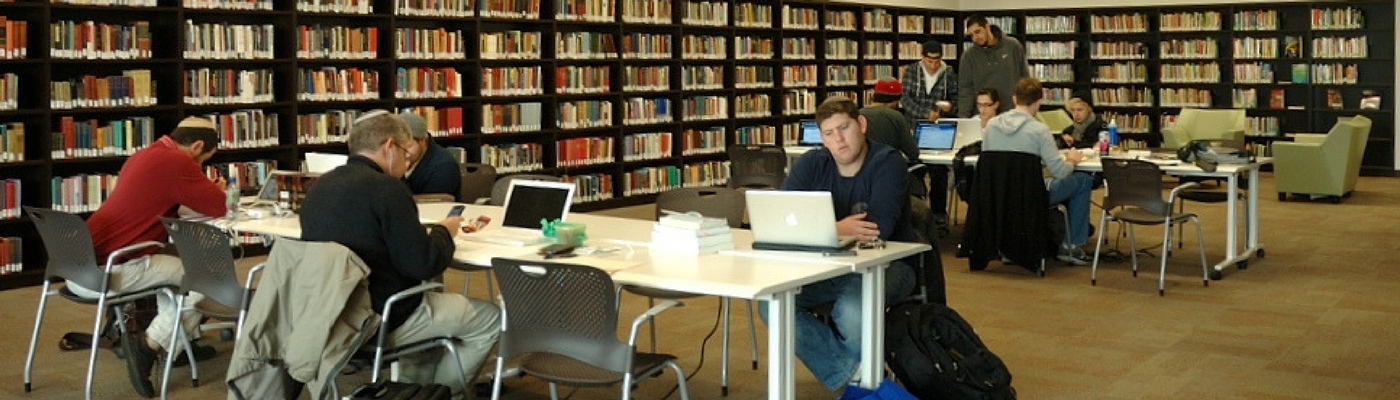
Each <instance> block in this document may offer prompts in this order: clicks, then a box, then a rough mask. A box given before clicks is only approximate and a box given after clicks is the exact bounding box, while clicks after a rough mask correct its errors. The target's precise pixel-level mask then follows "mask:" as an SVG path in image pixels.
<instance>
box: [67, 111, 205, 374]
mask: <svg viewBox="0 0 1400 400" xmlns="http://www.w3.org/2000/svg"><path fill="white" fill-rule="evenodd" d="M218 147H219V135H218V133H217V132H216V131H215V129H214V125H213V124H212V123H210V122H209V120H207V119H203V118H199V117H189V118H186V119H185V120H183V121H180V125H179V126H177V127H176V128H175V131H173V132H171V133H170V134H169V135H167V136H163V137H161V138H160V139H159V140H156V142H155V143H152V144H151V145H150V146H148V147H146V148H144V149H141V150H140V151H137V152H136V153H135V154H132V155H131V157H130V158H127V160H126V162H125V163H124V164H122V169H121V172H118V174H117V181H118V182H119V184H118V185H117V187H116V188H115V189H113V190H112V193H111V195H110V196H108V197H107V200H106V201H104V202H103V203H102V207H101V208H98V210H97V212H94V213H93V214H92V216H91V217H89V218H88V220H87V224H88V229H89V230H91V231H92V242H93V245H94V246H95V247H96V249H95V250H96V253H97V257H98V258H97V259H98V260H106V259H107V255H108V254H111V253H112V252H114V251H116V250H117V249H120V248H122V247H125V246H130V245H133V244H136V243H140V242H143V241H148V240H154V241H158V242H162V243H164V242H166V241H167V240H166V238H167V236H166V233H165V228H164V227H163V226H161V224H160V219H159V218H160V217H175V216H176V210H178V209H179V207H180V206H185V207H188V208H189V209H191V210H194V211H195V212H198V213H200V214H204V215H207V216H211V217H220V216H223V215H224V213H225V212H226V211H227V210H226V208H225V205H224V190H223V188H224V186H225V185H226V183H225V182H224V178H222V177H219V178H217V179H215V180H212V181H211V180H209V178H207V177H205V175H204V172H203V170H202V169H201V167H200V164H202V163H204V162H205V161H208V160H209V157H211V156H213V155H214V151H215V150H217V149H218ZM154 253H155V251H154V249H152V250H151V251H148V252H145V253H142V254H135V255H132V256H130V257H128V258H126V259H124V260H117V262H119V263H121V264H120V265H116V266H113V267H112V280H111V282H110V283H109V289H110V290H111V291H113V292H129V291H135V290H139V289H144V288H148V287H152V286H158V285H179V284H180V279H181V278H182V277H184V275H185V271H184V268H183V267H182V266H181V264H180V259H179V258H178V257H175V256H172V255H168V254H154ZM68 288H69V290H71V291H73V293H75V294H77V295H79V296H87V297H96V296H97V292H96V291H94V290H91V289H90V288H84V287H80V286H78V285H75V284H73V283H71V282H70V283H68ZM202 298H203V296H201V295H199V294H197V293H191V294H190V297H189V303H190V304H193V303H195V302H198V301H199V300H200V299H202ZM156 302H157V307H158V310H157V315H156V317H155V319H154V320H152V321H151V325H150V326H149V327H147V328H146V331H145V332H127V336H126V337H123V338H122V340H121V342H122V348H123V350H124V352H125V353H126V362H127V370H128V372H129V374H130V378H131V385H132V386H133V387H135V388H136V392H137V393H140V394H141V395H142V396H145V397H153V396H155V388H154V386H153V385H152V384H151V379H150V374H151V367H152V366H153V365H154V364H155V359H156V355H157V354H158V351H159V350H160V349H162V345H163V344H164V343H166V342H167V341H168V340H169V338H170V334H171V329H173V327H174V325H175V305H174V303H173V302H172V301H170V299H168V298H166V297H164V296H157V297H156ZM180 319H181V322H182V326H183V327H184V329H185V332H186V333H192V332H193V329H194V328H195V326H196V325H197V324H198V323H199V316H198V315H197V314H195V313H194V312H186V313H184V314H182V315H180ZM177 350H179V349H177Z"/></svg>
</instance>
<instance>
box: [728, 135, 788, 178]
mask: <svg viewBox="0 0 1400 400" xmlns="http://www.w3.org/2000/svg"><path fill="white" fill-rule="evenodd" d="M787 167H788V159H787V153H786V152H784V151H783V148H782V147H778V146H756V145H741V144H736V145H733V146H729V187H731V188H736V189H737V188H759V189H776V188H779V187H782V186H783V180H785V179H787Z"/></svg>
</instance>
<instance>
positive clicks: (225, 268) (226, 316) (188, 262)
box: [160, 218, 262, 398]
mask: <svg viewBox="0 0 1400 400" xmlns="http://www.w3.org/2000/svg"><path fill="white" fill-rule="evenodd" d="M160 221H161V224H162V225H165V231H166V232H167V233H168V234H169V235H170V239H171V240H172V241H174V242H175V246H176V247H177V248H179V249H180V264H182V265H183V266H184V268H185V276H184V278H183V279H181V281H180V287H179V288H178V289H175V290H174V293H175V306H176V309H177V310H179V312H184V311H185V310H194V311H195V312H198V313H200V314H201V315H205V316H208V317H211V318H214V319H218V320H222V321H236V322H235V323H233V324H222V325H223V327H228V328H234V332H241V331H242V330H241V329H239V328H242V326H243V324H242V322H243V319H244V318H245V317H246V316H247V313H248V300H249V299H251V298H252V283H253V276H254V275H256V274H257V273H258V271H260V270H262V266H261V265H259V266H256V267H253V269H252V270H251V271H249V272H248V278H247V279H245V280H244V285H243V286H239V285H238V276H237V275H238V274H237V272H236V271H235V270H234V260H233V252H232V251H231V249H230V248H229V245H230V243H232V240H233V238H232V237H230V236H229V234H228V233H226V232H224V231H223V230H220V229H219V228H216V227H214V226H213V225H210V224H206V223H202V222H193V221H184V220H179V219H174V218H161V219H160ZM190 292H196V293H200V294H203V295H204V300H203V301H200V302H198V303H195V304H192V305H186V304H185V299H186V298H187V297H188V295H189V293H190ZM218 327H220V325H201V326H200V328H201V329H206V328H218ZM235 335H237V333H235ZM184 336H185V331H184V329H172V330H171V335H170V342H169V345H167V346H166V347H165V348H166V349H167V351H168V353H167V356H166V358H165V372H164V373H163V374H162V377H163V378H162V379H161V388H160V392H161V398H165V397H166V393H167V388H168V387H169V385H168V384H167V382H169V381H170V368H171V366H172V360H174V358H175V356H174V350H173V349H175V348H176V346H175V343H176V341H177V340H189V338H186V337H184ZM190 375H191V376H193V377H194V381H195V386H199V378H198V376H199V375H198V373H197V372H196V370H195V369H194V366H193V365H191V366H190Z"/></svg>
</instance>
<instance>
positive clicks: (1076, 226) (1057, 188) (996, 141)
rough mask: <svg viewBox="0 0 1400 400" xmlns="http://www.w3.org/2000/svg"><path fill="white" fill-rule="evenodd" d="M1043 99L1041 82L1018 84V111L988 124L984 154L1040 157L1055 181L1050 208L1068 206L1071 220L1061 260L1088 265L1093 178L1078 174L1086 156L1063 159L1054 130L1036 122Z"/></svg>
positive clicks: (1075, 153)
mask: <svg viewBox="0 0 1400 400" xmlns="http://www.w3.org/2000/svg"><path fill="white" fill-rule="evenodd" d="M1043 95H1044V94H1043V93H1042V92H1041V87H1040V81H1037V80H1036V79H1035V78H1025V79H1021V80H1020V81H1019V82H1017V83H1016V89H1015V91H1013V92H1012V96H1011V97H1012V99H1014V101H1015V103H1016V108H1015V109H1013V110H1011V111H1007V112H1004V113H1002V114H1001V115H997V116H996V117H995V118H992V120H991V121H987V132H986V136H985V137H984V138H983V139H982V151H984V152H986V151H1015V152H1021V153H1030V154H1035V155H1039V156H1040V160H1041V162H1043V163H1045V169H1046V170H1048V171H1049V172H1050V175H1051V176H1052V177H1053V178H1051V179H1048V180H1047V182H1046V185H1045V186H1046V189H1047V190H1049V192H1050V193H1049V194H1050V204H1064V205H1065V216H1066V218H1067V219H1068V220H1069V226H1068V228H1067V230H1068V231H1069V232H1068V234H1067V235H1065V240H1064V243H1061V244H1060V253H1059V256H1058V258H1059V259H1060V261H1064V262H1066V263H1070V264H1074V265H1088V264H1089V262H1090V261H1092V260H1093V259H1092V258H1090V257H1089V256H1087V255H1085V254H1084V250H1083V249H1082V247H1083V246H1084V244H1085V243H1087V242H1088V240H1089V192H1090V191H1092V190H1093V178H1091V177H1090V176H1089V175H1088V174H1084V173H1076V172H1075V171H1074V166H1075V165H1077V164H1079V162H1080V161H1082V160H1083V155H1082V154H1081V153H1079V152H1078V151H1076V150H1070V151H1068V152H1066V153H1065V156H1064V158H1061V157H1060V151H1059V148H1058V147H1056V146H1055V136H1054V135H1051V134H1050V128H1049V127H1047V126H1045V124H1044V123H1042V122H1040V121H1037V120H1036V119H1035V113H1036V112H1037V111H1039V110H1040V100H1041V98H1042V97H1043Z"/></svg>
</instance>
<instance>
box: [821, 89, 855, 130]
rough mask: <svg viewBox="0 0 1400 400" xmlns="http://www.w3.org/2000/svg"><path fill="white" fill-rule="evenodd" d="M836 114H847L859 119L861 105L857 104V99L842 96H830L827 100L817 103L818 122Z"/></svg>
mask: <svg viewBox="0 0 1400 400" xmlns="http://www.w3.org/2000/svg"><path fill="white" fill-rule="evenodd" d="M836 114H846V116H849V117H851V119H858V118H860V107H859V106H856V102H855V101H853V100H851V99H848V98H845V97H842V96H833V97H828V98H826V101H823V102H822V103H821V104H819V105H817V123H818V124H821V123H822V121H826V119H827V118H831V117H832V116H833V115H836Z"/></svg>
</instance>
